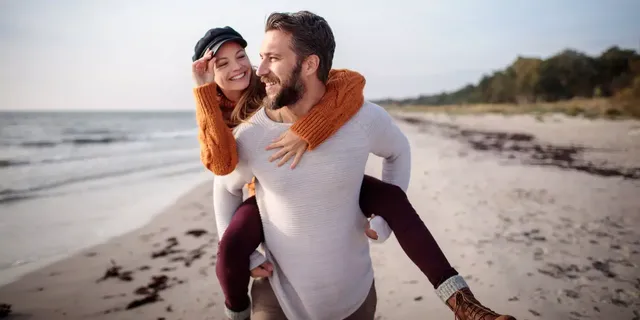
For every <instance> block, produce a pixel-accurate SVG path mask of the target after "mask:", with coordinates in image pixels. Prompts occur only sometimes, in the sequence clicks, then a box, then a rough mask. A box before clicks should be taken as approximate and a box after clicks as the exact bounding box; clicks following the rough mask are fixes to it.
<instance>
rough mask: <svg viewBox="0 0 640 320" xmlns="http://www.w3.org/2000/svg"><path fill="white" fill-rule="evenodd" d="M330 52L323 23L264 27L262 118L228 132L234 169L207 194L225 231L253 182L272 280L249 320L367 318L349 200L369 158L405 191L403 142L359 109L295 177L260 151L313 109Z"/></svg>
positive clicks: (370, 298)
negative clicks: (380, 160) (235, 151)
mask: <svg viewBox="0 0 640 320" xmlns="http://www.w3.org/2000/svg"><path fill="white" fill-rule="evenodd" d="M334 50H335V41H334V38H333V34H332V31H331V28H330V27H329V25H328V24H327V22H326V21H325V20H324V19H323V18H321V17H319V16H317V15H314V14H312V13H309V12H305V11H303V12H298V13H295V14H281V13H275V14H272V15H271V16H270V17H269V19H268V21H267V27H266V33H265V39H264V42H263V45H262V48H261V57H262V63H261V64H260V66H259V68H258V70H257V73H258V75H259V76H260V77H261V78H262V80H263V82H265V84H266V91H267V99H266V101H265V108H262V109H261V110H260V111H258V112H257V113H256V114H255V115H254V116H253V117H252V118H251V119H250V120H249V122H248V123H244V124H241V125H240V126H238V127H237V128H236V129H235V130H234V135H235V137H236V140H237V145H238V155H239V159H240V161H239V163H238V165H237V167H236V169H235V171H234V172H232V173H231V174H229V175H227V176H221V177H217V178H216V181H215V184H214V198H215V202H214V207H215V211H216V216H217V217H218V219H219V229H220V228H222V227H220V225H222V226H224V225H227V224H228V221H220V219H225V217H227V218H228V217H230V216H231V215H232V213H233V211H234V210H236V208H237V207H238V205H240V203H241V202H242V187H243V185H244V184H245V183H247V182H249V181H250V180H251V179H252V177H254V176H255V177H256V178H257V181H258V183H257V184H256V195H257V202H258V205H259V207H260V212H261V216H262V223H263V230H264V239H265V242H264V249H265V253H266V258H267V259H268V260H269V261H270V262H271V263H272V265H273V273H272V276H271V277H270V278H269V279H259V280H256V281H255V282H254V284H253V287H252V300H253V311H252V319H269V320H271V319H285V318H288V319H292V320H293V319H356V320H357V319H373V318H374V314H375V309H376V299H377V298H376V292H375V285H374V283H373V269H372V265H371V258H370V255H369V247H368V240H367V238H366V236H365V235H364V232H363V231H364V225H365V218H364V216H363V215H362V213H361V212H360V207H359V204H358V199H359V197H358V195H359V191H360V186H361V183H362V177H363V175H364V169H365V166H366V162H367V159H368V157H369V153H373V154H376V155H378V156H380V157H382V158H384V164H383V166H384V167H383V174H382V179H383V180H384V181H385V182H389V183H393V184H395V185H397V186H399V187H400V188H402V190H404V191H406V189H407V187H408V184H409V175H410V148H409V143H408V141H407V139H406V137H405V136H404V135H403V134H402V132H401V131H400V130H399V128H398V127H397V126H396V125H395V124H394V122H393V120H392V119H391V117H390V116H389V115H388V114H387V113H386V112H385V110H384V109H382V108H381V107H379V106H377V105H375V104H372V103H369V102H365V104H364V105H363V106H362V108H361V110H360V111H359V112H358V113H357V114H356V115H355V116H354V117H353V118H352V119H351V120H350V121H349V122H348V123H346V124H345V125H344V126H343V127H341V129H340V130H339V131H338V132H336V133H335V135H334V136H332V137H331V138H330V139H328V140H327V141H326V142H324V143H323V144H322V145H321V146H320V147H318V148H317V149H316V150H315V151H314V152H313V153H309V154H308V155H305V157H304V158H303V159H302V161H301V162H300V164H299V166H298V167H297V168H296V170H286V169H281V168H279V167H277V166H273V164H272V163H270V162H269V161H268V158H269V154H268V152H269V151H267V150H265V149H264V145H266V144H268V143H267V142H268V141H271V140H272V139H273V138H276V137H278V136H279V135H280V134H281V133H282V132H283V131H285V130H286V129H287V128H288V127H289V126H290V124H291V123H293V122H294V121H295V120H296V119H298V118H300V117H303V116H305V115H306V114H307V113H308V112H309V110H310V109H311V108H312V107H313V106H314V105H316V104H317V103H318V101H320V100H321V99H322V97H323V95H324V93H325V82H326V80H327V76H328V73H329V70H330V69H331V64H332V59H333V53H334ZM343 91H344V95H343V96H346V97H348V96H349V94H362V92H359V93H356V92H349V90H348V84H347V88H345V90H343ZM285 106H286V107H287V108H284V107H285ZM223 231H224V229H223V228H222V229H221V230H219V233H220V234H222V233H223ZM458 289H460V288H456V290H458ZM463 298H465V299H473V296H472V295H469V296H463V295H460V299H461V300H460V303H467V302H465V301H463ZM456 301H457V300H456ZM456 303H457V302H456ZM471 303H472V304H473V303H475V302H474V301H471ZM478 305H479V304H478ZM450 306H451V305H450ZM451 307H453V306H451ZM472 311H474V312H475V313H476V316H477V317H474V318H471V317H470V316H468V315H467V314H466V313H465V312H462V313H461V317H462V316H464V318H463V319H497V315H496V314H494V313H491V312H490V311H488V309H487V310H483V309H482V308H476V309H473V310H472ZM482 313H484V315H487V316H488V317H487V318H484V315H483V314H482ZM499 319H512V318H508V317H505V318H503V317H501V318H499Z"/></svg>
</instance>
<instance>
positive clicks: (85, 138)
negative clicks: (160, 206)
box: [3, 129, 197, 148]
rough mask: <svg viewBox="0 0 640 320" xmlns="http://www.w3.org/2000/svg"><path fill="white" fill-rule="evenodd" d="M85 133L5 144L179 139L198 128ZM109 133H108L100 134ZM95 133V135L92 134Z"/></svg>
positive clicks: (40, 145) (193, 134)
mask: <svg viewBox="0 0 640 320" xmlns="http://www.w3.org/2000/svg"><path fill="white" fill-rule="evenodd" d="M79 133H82V134H84V135H78V136H76V137H71V138H62V139H58V140H31V141H21V142H13V143H7V142H4V143H3V144H4V145H12V144H13V145H15V144H17V145H19V146H21V147H25V148H53V147H56V146H60V145H76V146H84V145H100V144H112V143H124V142H135V141H152V140H164V139H179V138H186V137H196V135H197V130H195V129H191V130H176V131H158V132H151V133H131V134H121V133H118V134H114V132H108V131H104V130H93V131H91V130H89V131H79ZM100 133H107V134H100ZM92 134H93V135H92Z"/></svg>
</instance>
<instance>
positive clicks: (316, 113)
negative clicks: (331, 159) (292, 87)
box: [193, 69, 365, 175]
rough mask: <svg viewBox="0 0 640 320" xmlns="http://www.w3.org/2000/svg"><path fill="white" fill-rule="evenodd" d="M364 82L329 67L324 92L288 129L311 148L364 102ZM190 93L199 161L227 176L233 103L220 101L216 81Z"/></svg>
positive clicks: (232, 161) (232, 156)
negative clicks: (194, 102)
mask: <svg viewBox="0 0 640 320" xmlns="http://www.w3.org/2000/svg"><path fill="white" fill-rule="evenodd" d="M364 85H365V79H364V77H363V76H362V75H360V74H359V73H357V72H354V71H350V70H346V69H334V70H331V71H330V73H329V80H328V82H327V91H326V93H325V95H324V96H323V97H322V99H321V100H320V102H318V104H317V105H315V106H314V107H313V108H311V111H310V112H309V114H307V115H306V116H304V117H303V118H301V119H299V120H298V121H296V122H295V123H294V124H293V125H292V126H291V130H292V131H293V132H294V133H296V134H297V135H299V136H300V137H301V138H302V139H304V140H305V141H306V142H307V143H309V150H313V149H314V148H316V147H317V146H318V145H320V144H321V143H322V142H324V141H325V140H326V139H327V138H329V137H330V136H331V135H333V134H334V133H335V132H336V131H338V129H339V128H340V127H341V126H342V125H343V124H345V123H346V122H347V121H348V120H349V119H351V117H352V116H353V115H354V114H356V113H357V112H358V111H359V110H360V107H361V106H362V104H363V103H364V93H363V90H364ZM193 93H194V96H195V100H196V120H197V122H198V128H199V133H198V140H199V141H200V158H201V160H202V163H203V164H204V165H205V167H207V168H208V169H209V170H210V171H212V172H213V173H214V174H216V175H227V174H229V173H231V172H232V171H233V170H234V169H235V167H236V165H237V164H238V152H237V149H236V140H235V138H234V137H233V133H232V131H231V128H229V127H228V126H227V124H226V122H225V118H226V119H228V117H229V115H230V113H231V110H232V109H233V105H229V104H228V103H224V102H222V99H220V97H219V96H218V93H217V89H216V84H215V83H211V84H206V85H203V86H200V87H196V88H194V89H193ZM265 147H266V146H265Z"/></svg>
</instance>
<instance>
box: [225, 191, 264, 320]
mask: <svg viewBox="0 0 640 320" xmlns="http://www.w3.org/2000/svg"><path fill="white" fill-rule="evenodd" d="M263 239H264V235H263V232H262V219H261V218H260V211H259V209H258V204H257V203H256V198H255V196H252V197H249V198H247V200H245V201H244V202H243V203H242V204H241V205H240V206H239V207H238V210H236V213H235V215H234V216H233V218H232V219H231V223H230V224H229V227H228V228H227V229H226V230H225V232H224V236H223V237H222V238H221V239H220V242H219V243H218V262H217V263H216V275H217V277H218V281H219V282H220V286H221V287H222V292H223V293H224V296H225V306H226V309H227V313H228V315H229V317H230V318H232V319H248V318H249V315H250V306H251V301H250V300H249V294H248V291H249V281H250V280H251V272H250V270H249V256H250V255H251V253H253V252H254V251H255V250H256V248H257V247H258V246H259V245H260V243H262V241H263ZM229 311H231V312H229ZM244 315H246V316H244Z"/></svg>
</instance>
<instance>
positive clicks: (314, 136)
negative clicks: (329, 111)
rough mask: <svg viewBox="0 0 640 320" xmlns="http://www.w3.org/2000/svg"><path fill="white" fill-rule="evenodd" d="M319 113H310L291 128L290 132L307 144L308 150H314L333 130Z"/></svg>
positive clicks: (330, 124) (332, 124) (331, 124)
mask: <svg viewBox="0 0 640 320" xmlns="http://www.w3.org/2000/svg"><path fill="white" fill-rule="evenodd" d="M334 126H335V124H334V123H329V121H328V119H326V118H325V117H324V115H323V114H322V113H321V112H315V113H314V112H311V113H309V114H308V115H306V116H305V117H304V118H302V119H300V120H298V121H297V122H296V123H294V124H293V125H292V126H291V131H293V132H294V133H295V134H297V135H298V136H300V138H302V139H303V140H304V141H306V142H307V143H308V144H309V150H313V149H315V148H316V147H317V146H318V145H320V144H321V143H322V141H324V140H325V139H326V138H327V137H329V136H330V135H331V131H332V130H333V129H334V128H333V127H334Z"/></svg>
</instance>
